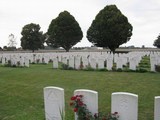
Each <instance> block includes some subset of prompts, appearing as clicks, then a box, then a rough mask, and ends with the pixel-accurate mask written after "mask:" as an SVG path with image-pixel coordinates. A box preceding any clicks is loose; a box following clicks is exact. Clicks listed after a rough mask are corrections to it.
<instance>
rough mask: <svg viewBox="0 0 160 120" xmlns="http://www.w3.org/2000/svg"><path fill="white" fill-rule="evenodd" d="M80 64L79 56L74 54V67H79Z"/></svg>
mask: <svg viewBox="0 0 160 120" xmlns="http://www.w3.org/2000/svg"><path fill="white" fill-rule="evenodd" d="M80 64H81V57H79V56H76V57H75V69H80Z"/></svg>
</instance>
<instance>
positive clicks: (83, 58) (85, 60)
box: [82, 57, 89, 69]
mask: <svg viewBox="0 0 160 120" xmlns="http://www.w3.org/2000/svg"><path fill="white" fill-rule="evenodd" d="M82 63H83V69H85V68H87V67H88V64H89V62H88V58H87V57H82Z"/></svg>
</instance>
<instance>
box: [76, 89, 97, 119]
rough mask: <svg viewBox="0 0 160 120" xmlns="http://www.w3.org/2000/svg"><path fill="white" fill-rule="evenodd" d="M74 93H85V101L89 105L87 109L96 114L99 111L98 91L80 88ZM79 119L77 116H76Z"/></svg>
mask: <svg viewBox="0 0 160 120" xmlns="http://www.w3.org/2000/svg"><path fill="white" fill-rule="evenodd" d="M74 95H83V102H84V103H85V104H86V105H87V109H88V110H89V111H90V112H91V113H92V115H94V114H95V113H98V93H97V92H96V91H93V90H86V89H78V90H75V91H74ZM75 120H77V116H75Z"/></svg>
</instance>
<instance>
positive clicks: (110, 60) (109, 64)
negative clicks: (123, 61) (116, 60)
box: [107, 58, 113, 70]
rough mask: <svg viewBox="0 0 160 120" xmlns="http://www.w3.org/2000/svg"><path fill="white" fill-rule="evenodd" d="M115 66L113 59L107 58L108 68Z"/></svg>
mask: <svg viewBox="0 0 160 120" xmlns="http://www.w3.org/2000/svg"><path fill="white" fill-rule="evenodd" d="M112 67H113V59H112V58H107V70H112Z"/></svg>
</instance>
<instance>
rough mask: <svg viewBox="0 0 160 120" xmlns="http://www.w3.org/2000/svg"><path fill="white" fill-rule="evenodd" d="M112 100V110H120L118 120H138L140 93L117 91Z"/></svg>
mask: <svg viewBox="0 0 160 120" xmlns="http://www.w3.org/2000/svg"><path fill="white" fill-rule="evenodd" d="M111 101H112V103H111V111H112V113H114V112H118V114H119V119H118V120H138V95H135V94H131V93H126V92H116V93H112V100H111Z"/></svg>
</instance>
